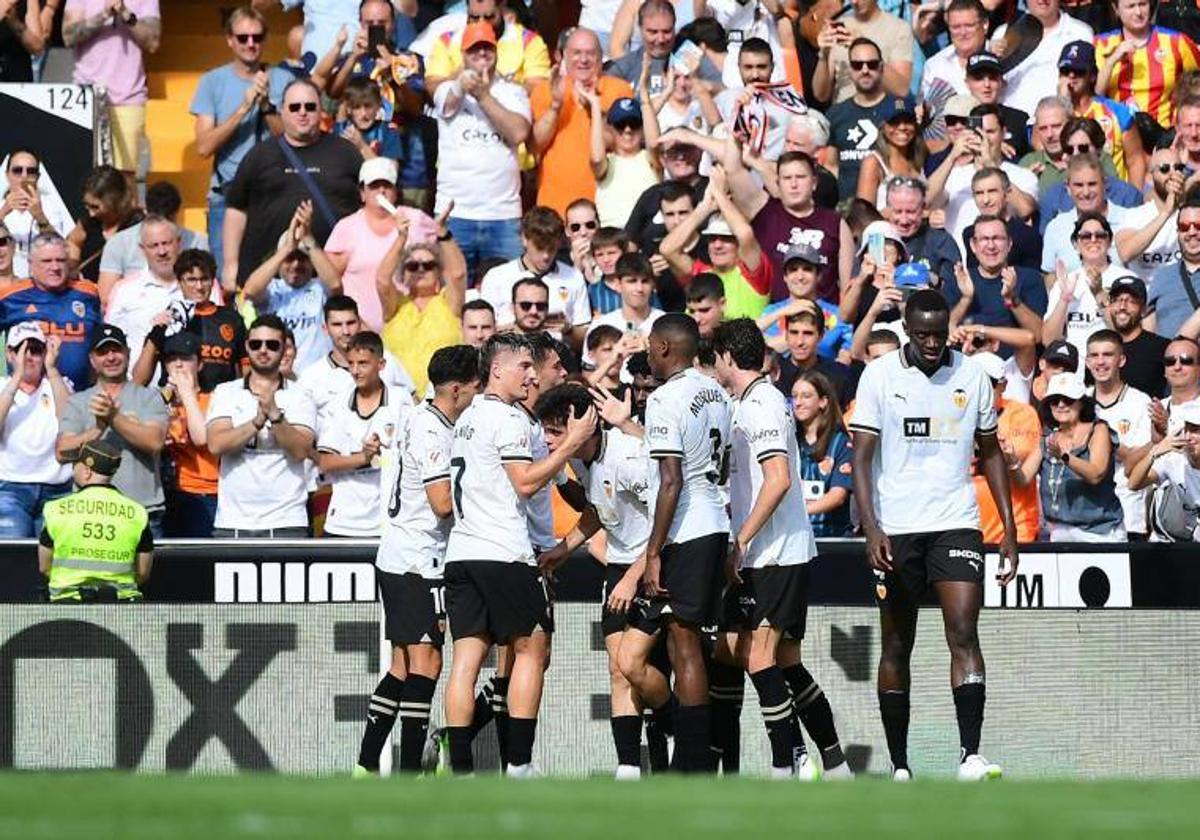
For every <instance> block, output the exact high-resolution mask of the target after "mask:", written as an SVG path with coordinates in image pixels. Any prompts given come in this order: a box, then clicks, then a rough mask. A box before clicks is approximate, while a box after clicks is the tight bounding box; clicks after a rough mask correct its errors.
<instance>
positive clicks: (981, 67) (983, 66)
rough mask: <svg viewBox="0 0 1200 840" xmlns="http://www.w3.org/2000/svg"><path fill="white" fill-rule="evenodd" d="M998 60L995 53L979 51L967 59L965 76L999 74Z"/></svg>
mask: <svg viewBox="0 0 1200 840" xmlns="http://www.w3.org/2000/svg"><path fill="white" fill-rule="evenodd" d="M999 72H1000V59H999V58H997V57H996V54H995V53H991V52H988V51H987V50H980V51H979V52H977V53H975V55H973V56H971V57H970V58H968V59H967V75H968V76H970V75H971V74H972V73H999Z"/></svg>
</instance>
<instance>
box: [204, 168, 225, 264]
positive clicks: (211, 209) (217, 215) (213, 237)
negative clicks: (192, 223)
mask: <svg viewBox="0 0 1200 840" xmlns="http://www.w3.org/2000/svg"><path fill="white" fill-rule="evenodd" d="M224 225H225V196H224V195H223V194H222V193H219V192H217V191H216V190H213V189H210V190H209V191H208V252H209V253H210V254H212V257H213V259H214V260H216V261H217V277H218V279H219V278H220V277H221V266H222V265H223V263H222V262H221V258H222V257H223V256H224V254H225V240H224V231H223V230H222V228H223V227H224Z"/></svg>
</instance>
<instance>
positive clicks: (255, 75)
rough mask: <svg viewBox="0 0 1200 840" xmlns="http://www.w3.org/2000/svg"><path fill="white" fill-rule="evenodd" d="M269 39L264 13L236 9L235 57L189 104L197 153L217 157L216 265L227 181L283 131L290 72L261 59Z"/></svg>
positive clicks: (213, 184) (211, 232) (211, 74)
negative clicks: (256, 148) (250, 154)
mask: <svg viewBox="0 0 1200 840" xmlns="http://www.w3.org/2000/svg"><path fill="white" fill-rule="evenodd" d="M266 39H267V21H266V18H264V17H263V16H262V15H261V14H259V13H258V12H257V11H255V10H254V9H251V8H250V7H248V6H240V7H238V8H236V9H234V10H233V12H232V13H231V14H230V15H229V18H228V19H227V20H226V21H225V43H226V44H227V45H228V46H229V50H230V52H231V53H233V60H232V61H230V62H229V63H228V64H223V65H221V66H220V67H216V68H214V69H212V70H209V71H208V72H207V73H205V74H204V75H203V76H201V77H200V83H199V85H197V87H196V93H195V94H194V95H193V96H192V103H191V105H190V107H189V111H190V112H191V114H192V116H194V117H195V118H196V123H195V135H196V154H198V155H199V156H200V157H202V158H212V162H213V172H212V179H211V180H210V181H209V190H208V242H209V247H210V248H211V250H212V255H213V258H214V259H216V261H217V265H222V264H223V261H224V250H223V240H222V237H221V229H222V226H223V225H224V223H225V194H224V190H225V186H226V185H227V184H228V183H229V182H230V181H232V180H233V176H234V175H235V174H236V173H237V169H238V165H239V164H241V162H242V158H244V157H245V156H246V153H247V152H249V151H250V149H252V148H253V147H254V144H255V143H258V142H261V141H263V140H266V139H267V138H269V137H270V136H271V135H272V134H278V133H279V132H280V131H282V130H283V124H282V122H281V121H280V118H279V112H278V108H279V104H280V102H282V100H283V88H284V86H286V85H287V83H288V81H290V77H289V75H288V74H287V72H286V71H284V70H283V69H282V68H279V67H269V66H267V64H266V63H265V62H264V61H263V48H264V44H265V43H266Z"/></svg>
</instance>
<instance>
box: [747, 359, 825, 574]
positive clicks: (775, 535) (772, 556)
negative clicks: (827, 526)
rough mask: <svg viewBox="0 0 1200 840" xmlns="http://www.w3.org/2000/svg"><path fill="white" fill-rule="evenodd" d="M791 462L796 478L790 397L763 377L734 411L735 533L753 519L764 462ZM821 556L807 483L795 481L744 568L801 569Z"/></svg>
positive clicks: (796, 453)
mask: <svg viewBox="0 0 1200 840" xmlns="http://www.w3.org/2000/svg"><path fill="white" fill-rule="evenodd" d="M776 457H783V458H786V459H787V470H788V472H787V474H788V475H789V476H798V475H799V474H800V473H799V464H800V447H799V444H798V443H797V441H796V423H795V420H793V419H792V412H791V410H790V409H789V408H788V404H787V398H786V397H784V396H783V394H782V393H781V392H780V391H779V389H778V388H776V387H775V386H774V385H772V384H771V383H770V381H769V380H767V379H766V378H765V377H764V378H762V379H756V380H755V381H754V382H751V383H750V387H748V388H747V389H746V390H745V392H744V393H743V394H742V398H741V399H740V400H738V402H737V403H736V406H735V408H734V413H733V455H732V458H731V459H730V464H729V502H730V505H729V506H730V512H731V514H732V520H733V528H734V531H735V532H736V531H737V530H738V529H740V528H741V526H742V523H744V522H745V521H746V519H747V518H748V517H749V516H750V511H751V510H752V509H753V508H754V500H755V499H756V498H758V494H759V493H760V492H762V486H763V468H762V465H763V462H764V461H767V460H769V459H771V458H776ZM816 554H817V543H816V540H815V538H814V537H813V530H812V524H811V523H810V522H809V519H808V508H807V507H806V506H805V504H804V485H803V484H802V483H801V482H800V481H797V480H796V479H795V478H793V479H792V482H791V486H790V487H789V488H788V491H787V493H786V494H785V495H784V497H783V500H782V501H781V502H780V503H779V506H778V507H776V508H775V512H774V513H772V514H771V518H770V519H768V520H767V521H766V523H765V524H764V525H763V526H762V528H760V529H759V531H758V533H757V534H755V535H754V539H752V540H751V541H750V546H749V548H748V550H747V551H746V556H745V558H744V559H743V561H742V567H743V568H748V569H761V568H763V567H765V566H798V565H800V564H802V563H807V562H808V561H809V560H811V559H812V558H813V557H815V556H816Z"/></svg>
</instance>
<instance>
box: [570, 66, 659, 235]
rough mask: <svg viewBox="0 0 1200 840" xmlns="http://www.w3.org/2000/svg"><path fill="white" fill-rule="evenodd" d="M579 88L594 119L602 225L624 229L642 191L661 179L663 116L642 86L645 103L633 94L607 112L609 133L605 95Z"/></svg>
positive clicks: (593, 154) (594, 165)
mask: <svg viewBox="0 0 1200 840" xmlns="http://www.w3.org/2000/svg"><path fill="white" fill-rule="evenodd" d="M575 92H576V95H577V96H578V97H579V99H580V101H582V102H585V103H586V104H587V106H588V110H589V113H590V114H591V119H592V130H591V165H592V175H594V176H595V178H596V209H597V210H598V211H599V213H600V224H602V225H613V226H615V227H624V226H625V223H626V222H627V221H629V214H630V213H632V212H633V206H634V205H635V204H637V200H638V198H639V197H640V196H641V194H642V193H643V192H645V191H646V190H647V189H648V188H650V187H652V186H654V185H655V184H657V183H658V182H659V181H660V180H661V179H662V162H661V161H660V160H659V155H658V148H657V143H658V135H659V132H658V116H657V115H656V114H655V113H654V106H653V105H652V104H651V103H650V94H649V92H648V90H647V89H645V88H643V90H642V93H641V105H640V106H639V105H638V103H637V102H635V101H634V100H633V99H631V98H629V97H624V98H621V99H618V100H617V101H616V102H614V103H613V104H612V108H610V109H609V111H608V126H609V129H610V130H609V131H608V132H605V118H604V113H603V109H602V107H601V104H600V97H599V96H597V95H596V94H595V93H593V92H592V91H589V90H585V89H584V88H582V87H579V86H577V87H576V91H575ZM610 149H611V151H610Z"/></svg>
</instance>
